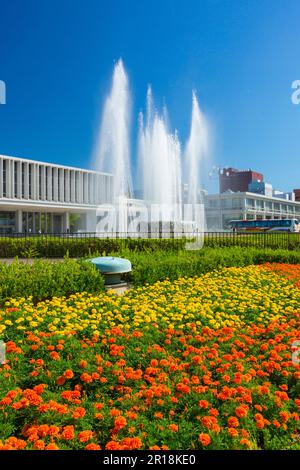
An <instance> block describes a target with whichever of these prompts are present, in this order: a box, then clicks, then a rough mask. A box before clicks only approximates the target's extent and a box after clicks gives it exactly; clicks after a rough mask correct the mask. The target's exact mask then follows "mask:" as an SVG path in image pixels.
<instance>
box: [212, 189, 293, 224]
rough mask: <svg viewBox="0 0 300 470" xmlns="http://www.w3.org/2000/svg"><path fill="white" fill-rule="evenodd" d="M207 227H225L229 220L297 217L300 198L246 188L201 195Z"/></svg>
mask: <svg viewBox="0 0 300 470" xmlns="http://www.w3.org/2000/svg"><path fill="white" fill-rule="evenodd" d="M205 214H206V223H207V230H224V229H228V222H229V221H230V220H238V219H240V220H246V219H249V220H251V219H291V218H295V219H299V221H300V202H296V201H291V200H285V199H282V198H279V197H271V196H265V195H263V194H256V193H250V192H243V193H242V192H240V193H239V192H236V193H233V192H225V193H221V194H209V195H207V196H206V197H205Z"/></svg>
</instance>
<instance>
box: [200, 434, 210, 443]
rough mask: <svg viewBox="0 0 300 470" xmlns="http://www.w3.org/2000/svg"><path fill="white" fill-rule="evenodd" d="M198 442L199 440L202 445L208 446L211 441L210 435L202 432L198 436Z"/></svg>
mask: <svg viewBox="0 0 300 470" xmlns="http://www.w3.org/2000/svg"><path fill="white" fill-rule="evenodd" d="M199 442H201V444H202V445H203V446H204V447H206V446H209V444H210V443H211V437H210V435H209V434H206V433H203V432H202V433H201V434H200V436H199Z"/></svg>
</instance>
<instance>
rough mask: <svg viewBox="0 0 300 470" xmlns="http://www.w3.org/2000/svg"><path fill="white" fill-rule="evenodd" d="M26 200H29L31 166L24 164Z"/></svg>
mask: <svg viewBox="0 0 300 470" xmlns="http://www.w3.org/2000/svg"><path fill="white" fill-rule="evenodd" d="M24 198H25V199H28V198H29V164H28V163H27V162H25V163H24Z"/></svg>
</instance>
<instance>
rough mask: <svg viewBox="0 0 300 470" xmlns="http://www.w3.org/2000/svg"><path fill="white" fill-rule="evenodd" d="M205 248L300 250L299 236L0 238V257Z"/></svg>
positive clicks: (92, 234) (34, 235) (38, 235)
mask: <svg viewBox="0 0 300 470" xmlns="http://www.w3.org/2000/svg"><path fill="white" fill-rule="evenodd" d="M197 239H198V241H199V242H200V243H199V246H202V245H203V246H204V247H215V248H216V247H233V246H240V247H256V248H261V249H264V248H271V249H287V250H300V233H290V232H273V233H263V232H255V233H239V232H204V233H195V232H188V233H187V232H184V233H179V232H170V233H167V232H159V231H157V232H134V233H128V232H126V233H125V232H114V233H107V232H102V233H95V232H82V233H81V232H80V233H28V232H27V233H7V234H2V235H0V258H9V257H14V256H19V257H43V256H46V257H52V258H53V257H61V256H65V255H69V256H71V257H80V256H86V255H89V254H94V253H104V252H105V253H107V254H108V253H110V252H117V251H119V250H121V249H123V248H129V249H136V250H139V251H142V250H156V249H160V248H162V249H184V247H185V244H186V242H189V241H196V240H197Z"/></svg>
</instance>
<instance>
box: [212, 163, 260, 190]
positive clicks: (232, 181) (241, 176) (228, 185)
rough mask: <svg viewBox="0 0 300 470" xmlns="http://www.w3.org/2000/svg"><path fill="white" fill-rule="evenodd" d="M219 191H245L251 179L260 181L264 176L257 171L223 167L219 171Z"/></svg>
mask: <svg viewBox="0 0 300 470" xmlns="http://www.w3.org/2000/svg"><path fill="white" fill-rule="evenodd" d="M219 176H220V178H219V181H220V193H225V192H226V191H233V192H237V191H240V192H246V191H248V186H249V184H250V183H252V182H253V181H257V182H262V181H263V180H264V176H263V175H262V174H261V173H258V172H257V171H252V170H237V169H235V168H224V169H223V170H222V171H221V173H220V175H219Z"/></svg>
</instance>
